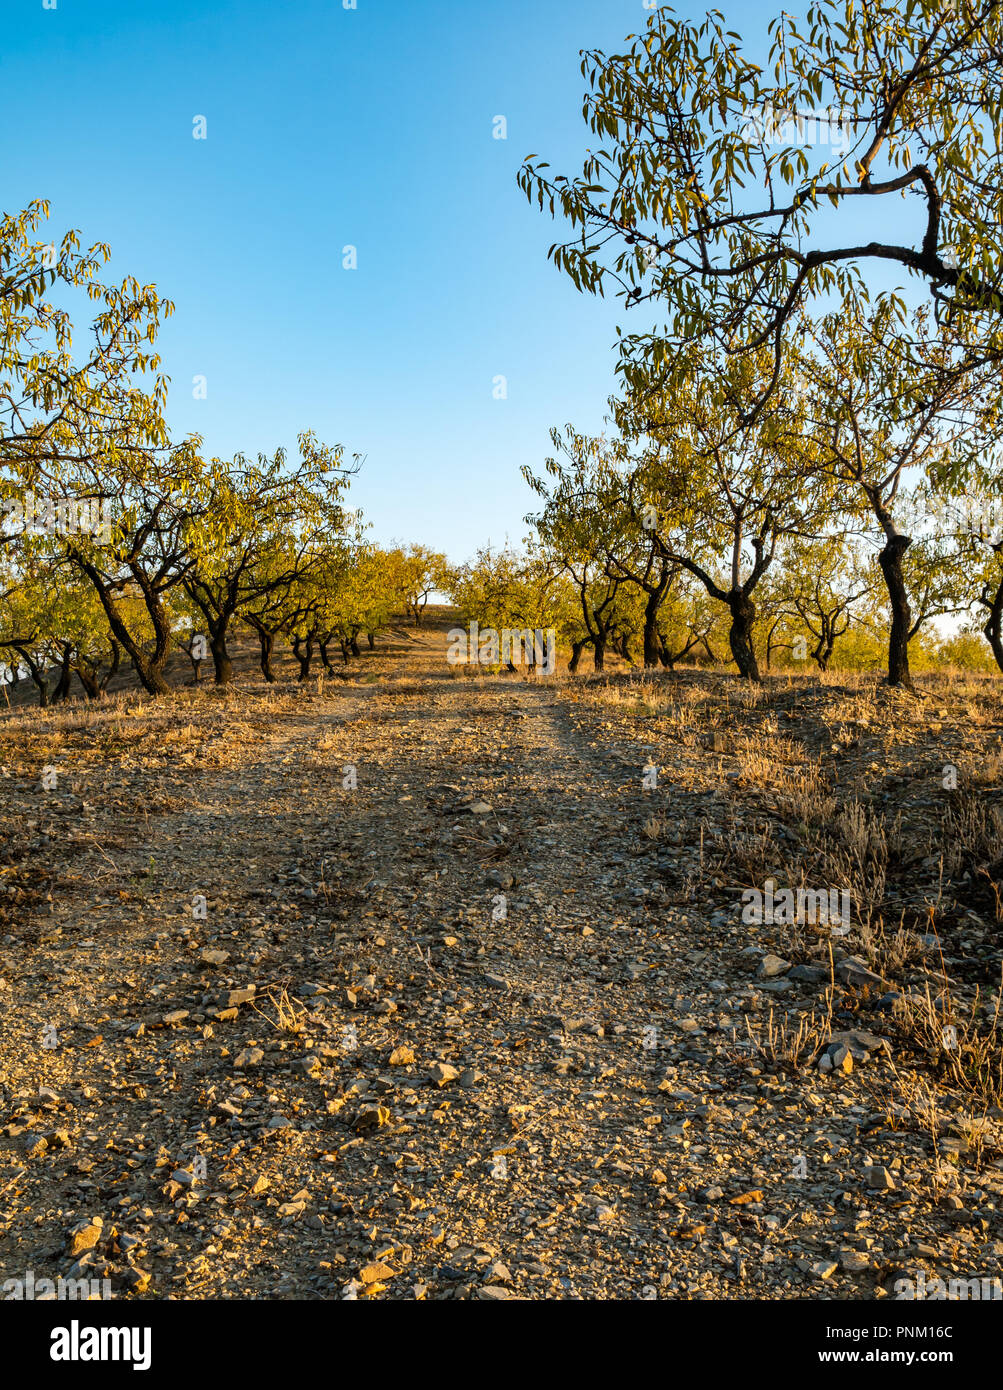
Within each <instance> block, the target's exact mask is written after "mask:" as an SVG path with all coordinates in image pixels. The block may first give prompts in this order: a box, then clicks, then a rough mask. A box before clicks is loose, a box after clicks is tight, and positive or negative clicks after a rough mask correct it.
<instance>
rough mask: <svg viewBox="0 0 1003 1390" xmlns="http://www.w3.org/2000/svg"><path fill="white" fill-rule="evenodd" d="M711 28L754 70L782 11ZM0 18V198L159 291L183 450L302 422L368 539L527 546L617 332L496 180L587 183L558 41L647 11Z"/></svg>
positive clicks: (542, 0) (449, 8) (307, 8)
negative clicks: (525, 176)
mask: <svg viewBox="0 0 1003 1390" xmlns="http://www.w3.org/2000/svg"><path fill="white" fill-rule="evenodd" d="M50 3H51V0H50ZM679 8H680V9H682V10H684V11H685V10H686V9H687V8H689V7H688V6H687V5H686V4H685V0H684V2H683V3H682V4H680V6H679ZM693 8H694V10H696V9H697V7H693ZM722 8H723V9H724V11H725V13H726V15H727V16H728V17H729V19H730V20H731V21H732V23H733V27H735V28H737V29H739V30H740V31H741V32H742V33H743V35H744V36H745V37H746V39H747V40H748V41H749V45H750V47H751V48H752V49H753V50H757V49H759V50H761V52H762V54H763V56H765V44H766V26H767V21H768V19H769V17H770V16H771V15H772V13H773V10H774V5H773V4H772V3H771V4H762V3H760V0H756V3H755V4H742V5H741V6H739V5H736V4H728V3H725V4H724V5H723V7H722ZM4 9H5V13H4V35H3V51H2V54H0V82H2V86H3V92H4V109H5V112H6V113H7V118H6V124H5V132H4V134H5V138H4V149H3V154H2V156H0V169H2V176H0V190H2V198H0V207H2V208H3V209H4V210H6V211H14V210H16V209H18V208H20V207H22V206H24V205H25V204H26V203H27V202H28V201H29V200H30V199H32V198H35V197H47V198H49V199H50V201H51V203H52V214H53V216H52V221H51V223H50V224H49V230H48V232H47V236H46V239H58V237H59V236H60V235H61V234H62V232H63V231H64V229H65V228H66V227H68V226H75V227H78V228H80V230H81V233H82V236H83V239H84V241H85V242H90V241H93V240H103V241H107V242H109V243H110V244H111V247H112V250H113V253H114V257H113V261H112V270H113V271H114V272H115V273H117V274H118V275H119V276H121V275H124V274H127V273H129V274H134V275H135V276H136V277H137V278H138V279H140V280H142V281H144V282H146V281H152V282H154V283H155V284H156V285H157V286H158V289H159V290H160V291H161V293H162V294H164V295H166V296H168V297H169V298H171V299H173V300H174V301H175V304H176V306H177V309H176V313H175V316H174V318H173V319H172V320H170V321H169V323H168V324H167V326H166V328H165V329H164V331H163V333H162V336H161V340H160V343H161V350H162V352H163V356H164V365H165V369H166V371H167V372H168V373H169V374H170V376H171V378H172V389H171V398H170V403H169V408H168V418H169V421H170V424H171V427H172V430H173V431H174V433H175V434H176V435H179V436H180V435H183V434H184V433H186V432H188V431H190V430H191V431H197V432H199V433H200V434H202V435H203V436H204V438H205V442H206V448H207V449H208V450H209V451H210V452H211V453H215V454H220V455H222V456H229V455H231V454H233V453H234V452H236V451H238V450H242V451H245V452H248V453H252V454H253V453H256V452H258V451H259V450H260V451H266V452H270V451H272V450H273V449H275V448H276V447H278V446H279V445H285V446H287V447H290V448H291V447H293V446H294V444H295V439H296V435H297V433H298V432H299V431H300V430H302V429H307V428H310V429H313V430H314V431H315V432H316V433H317V435H318V436H319V437H320V438H321V439H322V440H324V441H326V442H328V443H340V444H343V445H344V446H345V448H346V450H347V451H348V452H350V453H355V452H358V453H361V454H365V455H366V464H365V467H364V470H363V472H362V474H361V476H360V477H359V478H358V479H357V480H356V482H355V484H354V486H353V489H352V502H353V504H354V505H357V506H361V507H362V508H363V509H364V511H365V512H366V514H367V516H368V517H369V519H370V520H371V521H372V522H373V531H372V534H373V536H374V537H375V538H376V539H378V540H381V541H389V540H392V539H404V540H418V541H423V542H425V543H428V544H432V545H434V546H435V547H437V548H439V549H443V550H445V551H446V552H447V553H448V554H449V556H450V558H451V559H453V560H463V559H466V558H468V557H469V556H470V555H471V554H472V552H473V550H474V549H475V547H476V546H477V545H478V544H481V543H483V542H486V541H488V540H490V541H491V542H493V543H495V544H498V543H501V542H502V541H504V540H505V539H506V537H507V538H509V539H510V540H512V541H518V540H520V539H521V537H522V535H523V534H524V532H525V529H526V528H525V526H524V524H523V521H522V518H523V516H524V514H525V513H526V511H527V510H531V509H532V507H533V502H534V499H533V496H532V494H531V493H530V492H529V490H528V489H527V488H526V487H525V485H524V484H523V483H522V481H521V479H520V476H519V468H520V466H521V465H522V464H524V463H528V464H530V465H532V466H539V465H540V464H541V463H542V461H543V459H544V458H545V457H546V455H547V452H548V445H549V439H548V432H549V429H550V427H551V426H552V425H558V426H561V425H563V424H565V423H566V422H568V421H574V422H575V423H576V424H577V425H579V426H581V427H583V428H586V429H595V428H598V427H599V426H600V424H601V421H602V417H603V414H604V412H605V403H606V399H607V397H608V396H609V394H610V392H611V391H612V390H613V387H614V376H613V366H614V360H615V358H614V352H613V344H614V341H615V332H614V329H615V325H616V323H617V322H618V321H623V317H624V315H623V309H622V306H621V305H620V304H619V302H618V301H610V302H609V303H603V302H602V301H597V300H594V299H592V298H591V297H587V296H582V295H579V294H578V292H577V291H576V290H575V289H574V287H573V286H572V285H571V284H570V282H569V281H568V280H567V279H566V278H565V277H564V276H562V275H560V274H558V272H557V271H555V270H554V269H553V267H552V266H551V265H550V264H549V263H548V261H547V259H546V252H547V248H548V246H549V245H550V243H551V242H552V241H554V240H556V239H559V237H558V235H557V231H559V229H556V230H555V225H554V224H553V223H552V222H551V221H550V219H549V218H548V217H544V216H541V215H540V213H539V212H538V211H537V210H536V209H535V208H531V207H530V206H529V204H528V203H527V202H526V200H525V198H524V196H523V195H522V193H521V192H520V191H519V189H518V188H517V187H516V183H515V176H516V172H517V170H518V167H519V165H520V163H521V162H522V159H523V157H524V156H525V155H527V154H529V153H538V154H542V155H544V156H545V157H546V158H548V159H549V160H550V161H551V163H552V164H553V165H554V166H555V168H556V169H564V170H566V171H567V172H569V173H573V172H576V171H577V170H578V169H579V168H580V163H581V158H582V155H583V152H584V150H585V148H586V147H587V146H588V144H589V132H588V129H587V127H586V126H585V125H584V123H583V121H582V119H581V98H582V90H583V82H582V77H581V73H580V71H579V62H580V59H579V56H578V52H579V49H581V48H587V47H592V46H599V47H605V48H609V49H613V50H616V49H618V48H619V47H620V45H621V43H622V40H623V38H624V37H625V36H626V35H627V34H628V33H634V32H637V31H638V30H640V29H642V28H643V26H644V23H645V20H646V17H647V11H646V10H645V8H644V7H643V5H642V3H641V0H574V3H568V0H396V3H395V2H394V0H357V8H356V9H355V10H346V9H345V8H343V4H342V0H278V3H277V2H276V0H157V3H152V0H57V8H55V9H45V8H43V5H42V0H7V4H6V5H5V7H4ZM702 10H703V6H700V7H699V11H700V12H701V13H702ZM757 56H758V55H757ZM497 115H504V116H505V117H506V119H507V122H508V138H507V140H504V141H502V140H495V139H493V138H492V122H493V118H494V117H495V116H497ZM195 116H204V117H205V118H206V121H207V131H208V138H207V139H205V140H194V139H193V138H192V124H193V118H194V117H195ZM346 245H353V246H355V247H356V248H357V252H358V269H357V270H355V271H348V270H345V269H343V266H342V248H343V247H344V246H346ZM628 322H630V317H629V316H628ZM638 326H639V327H640V326H643V325H640V324H639V325H638ZM499 374H502V375H504V376H505V377H506V378H507V381H508V399H507V400H505V401H499V400H495V399H494V398H493V395H492V383H493V380H494V378H495V377H496V375H499ZM196 375H203V376H205V378H206V381H207V397H206V399H205V400H195V399H193V396H192V379H193V377H195V376H196Z"/></svg>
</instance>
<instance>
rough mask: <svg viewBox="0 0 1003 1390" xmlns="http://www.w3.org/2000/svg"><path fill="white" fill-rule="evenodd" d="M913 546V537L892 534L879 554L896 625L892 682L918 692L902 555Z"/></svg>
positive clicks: (890, 657) (891, 639) (891, 634)
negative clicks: (911, 665) (912, 664)
mask: <svg viewBox="0 0 1003 1390" xmlns="http://www.w3.org/2000/svg"><path fill="white" fill-rule="evenodd" d="M910 545H912V539H911V538H910V537H909V536H891V537H889V539H888V540H887V541H886V542H885V546H884V549H883V550H882V551H880V553H879V554H878V564H879V565H880V566H881V573H882V574H883V575H884V577H885V586H886V587H887V589H888V602H889V605H890V606H891V610H892V625H891V630H890V631H889V633H888V684H889V685H893V686H895V685H901V686H904V687H905V689H906V690H910V691H914V690H915V687H914V686H913V683H912V675H911V674H910V671H909V629H910V627H911V625H912V610H911V609H910V607H909V595H908V592H907V591H906V586H905V579H904V578H903V576H902V556H903V555H904V554H905V553H906V551H907V550H908V549H909V547H910Z"/></svg>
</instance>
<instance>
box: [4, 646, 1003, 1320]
mask: <svg viewBox="0 0 1003 1390" xmlns="http://www.w3.org/2000/svg"><path fill="white" fill-rule="evenodd" d="M995 692H996V686H995V684H994V683H992V682H985V683H982V684H979V683H974V684H969V685H965V684H964V683H963V682H960V681H955V682H951V681H940V682H937V683H932V684H930V685H929V687H928V690H927V698H926V699H925V700H924V701H922V702H919V703H917V702H914V701H911V700H908V699H898V698H895V699H890V698H889V697H887V696H882V695H881V693H880V691H879V690H878V687H877V680H876V678H874V677H870V678H866V679H865V678H858V679H855V680H854V681H852V682H847V681H841V680H840V678H838V677H830V678H826V680H825V681H824V682H822V683H820V682H819V681H817V680H811V679H807V678H806V679H801V680H798V681H791V680H788V679H786V678H776V679H772V680H770V681H769V682H768V683H767V687H766V689H765V690H764V691H748V690H743V689H741V688H740V687H739V685H738V683H737V682H736V681H735V680H734V678H733V677H728V676H725V675H718V674H714V673H705V672H695V671H685V672H680V673H679V674H678V675H671V674H669V673H660V674H659V675H658V676H655V677H648V678H644V677H641V676H639V675H630V674H618V675H613V676H612V677H608V678H603V677H596V678H589V679H584V680H583V679H579V680H569V679H567V678H566V677H562V676H558V677H555V678H550V679H540V680H533V679H529V678H527V677H526V676H525V675H522V674H520V675H516V676H512V675H506V676H492V675H483V676H478V677H476V678H475V677H471V676H469V675H466V674H461V673H458V672H457V671H455V670H453V669H451V668H450V667H449V666H448V665H447V663H446V661H445V634H444V631H443V630H441V629H440V628H439V627H436V628H435V629H434V630H431V631H427V632H425V633H419V634H417V635H416V636H411V637H407V636H403V635H402V637H401V638H400V640H395V641H394V642H393V643H392V644H390V645H389V646H381V648H380V649H378V651H377V652H376V653H374V654H366V655H365V656H364V658H363V659H362V661H361V663H359V664H358V665H357V666H355V667H353V668H352V674H351V679H349V680H347V681H331V680H329V681H328V682H327V688H326V689H323V690H321V689H318V686H317V684H316V682H311V683H310V685H309V687H307V688H297V687H295V686H294V685H293V684H292V682H291V681H288V680H286V681H284V682H283V683H281V684H280V685H279V686H277V687H274V688H270V689H269V688H266V687H265V686H264V685H263V684H261V683H258V682H255V681H254V680H252V679H251V677H250V675H249V674H248V673H247V672H246V671H245V672H244V673H243V675H242V682H241V687H240V689H239V690H238V691H237V692H236V693H234V694H230V695H227V696H218V695H216V694H215V693H214V692H213V691H212V690H211V689H210V688H206V687H204V686H203V687H202V688H200V689H199V690H192V689H186V690H181V691H179V692H178V694H177V695H176V696H174V697H171V698H169V699H166V700H163V701H159V702H149V701H146V700H143V699H140V698H139V697H138V695H135V694H130V693H128V692H126V693H124V694H120V695H119V696H117V697H115V698H114V699H112V700H110V701H108V702H107V704H106V705H104V706H102V707H100V708H98V709H94V710H90V709H86V708H85V707H84V706H83V705H75V706H74V707H73V708H72V709H70V710H68V711H63V712H60V711H52V712H49V711H41V712H39V711H33V710H32V711H21V710H15V711H14V712H13V713H11V714H9V715H6V716H5V717H2V718H0V764H2V774H0V976H2V983H0V1282H2V1280H6V1279H10V1278H17V1279H21V1278H24V1276H25V1273H26V1272H27V1271H29V1270H31V1271H33V1273H34V1277H35V1278H36V1279H39V1278H42V1277H47V1278H52V1279H54V1278H56V1276H57V1275H62V1276H64V1277H66V1278H70V1277H73V1278H79V1277H90V1278H99V1279H103V1278H107V1279H108V1280H109V1281H110V1286H111V1289H112V1291H113V1294H114V1296H115V1297H116V1298H157V1299H204V1298H230V1299H292V1298H303V1299H311V1298H318V1299H330V1298H382V1299H443V1298H452V1299H457V1298H459V1299H467V1298H481V1299H511V1298H530V1299H543V1298H585V1299H607V1298H615V1299H656V1298H658V1299H666V1298H669V1299H752V1298H768V1299H816V1298H823V1299H861V1298H862V1299H875V1298H883V1297H895V1296H896V1293H895V1284H896V1281H898V1280H901V1279H909V1280H913V1281H915V1280H917V1279H918V1278H919V1276H920V1274H921V1273H922V1274H925V1276H926V1277H927V1278H928V1279H933V1278H935V1277H940V1278H943V1279H944V1280H949V1279H951V1278H971V1277H980V1276H985V1277H992V1276H994V1275H996V1274H997V1273H998V1271H999V1266H1000V1256H1001V1254H1003V1230H1001V1226H1000V1206H1001V1202H1003V1142H1001V1135H1003V1131H1001V1127H1000V1120H1001V1113H1003V1112H1001V1110H1000V1108H999V1106H1000V1099H1001V1095H1000V1091H1001V1085H1000V1082H1001V1077H1000V1048H999V1035H998V1032H997V1030H996V1017H995V1013H996V1009H997V1008H998V1004H999V985H1000V949H1001V948H1000V918H1001V917H1003V909H1001V907H1000V899H999V888H1000V884H1001V881H1003V865H1001V863H1000V862H999V861H1000V858H1001V855H1003V831H1001V821H1000V817H999V813H998V811H997V810H996V805H997V801H998V790H997V787H996V785H995V784H996V783H998V781H999V780H1000V779H999V776H998V772H999V767H1000V762H999V749H1000V733H1001V731H1003V707H1001V704H1000V700H999V697H998V695H997V694H996V693H995ZM951 769H953V772H952V771H951ZM767 878H771V879H772V880H774V881H775V882H776V884H777V885H778V887H783V886H787V885H790V886H796V885H798V884H806V885H808V886H814V887H822V886H825V887H829V886H840V887H843V888H848V889H850V890H851V891H852V895H853V919H852V926H851V930H850V933H849V934H848V935H845V936H844V935H841V934H837V933H836V932H833V930H832V929H831V927H830V926H818V925H815V926H812V925H800V926H799V925H797V924H784V923H783V922H779V923H778V922H769V921H764V922H762V923H759V924H750V923H749V922H746V921H743V920H742V911H743V908H742V896H741V895H742V891H743V889H746V888H748V887H750V886H753V887H754V886H761V885H763V884H765V880H766V879H767ZM899 1287H900V1290H901V1287H902V1286H901V1285H900V1286H899Z"/></svg>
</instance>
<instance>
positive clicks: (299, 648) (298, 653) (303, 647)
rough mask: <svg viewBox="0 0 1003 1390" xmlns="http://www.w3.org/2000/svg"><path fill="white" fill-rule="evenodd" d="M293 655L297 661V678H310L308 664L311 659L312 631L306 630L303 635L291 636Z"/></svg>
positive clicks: (303, 679)
mask: <svg viewBox="0 0 1003 1390" xmlns="http://www.w3.org/2000/svg"><path fill="white" fill-rule="evenodd" d="M293 655H294V656H295V657H296V660H297V661H298V662H299V667H300V673H299V679H300V680H301V681H306V680H309V679H310V664H311V662H312V661H313V633H312V632H308V633H307V635H306V636H305V637H294V638H293Z"/></svg>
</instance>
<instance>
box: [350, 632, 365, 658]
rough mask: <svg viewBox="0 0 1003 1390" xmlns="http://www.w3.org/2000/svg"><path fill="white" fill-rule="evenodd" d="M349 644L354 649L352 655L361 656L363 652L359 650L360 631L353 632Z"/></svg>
mask: <svg viewBox="0 0 1003 1390" xmlns="http://www.w3.org/2000/svg"><path fill="white" fill-rule="evenodd" d="M348 645H349V646H350V647H351V649H352V655H353V656H361V655H362V653H361V652H360V651H359V635H358V633H356V632H353V633H352V635H351V637H349V639H348Z"/></svg>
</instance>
